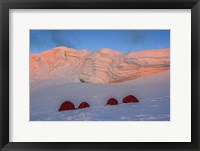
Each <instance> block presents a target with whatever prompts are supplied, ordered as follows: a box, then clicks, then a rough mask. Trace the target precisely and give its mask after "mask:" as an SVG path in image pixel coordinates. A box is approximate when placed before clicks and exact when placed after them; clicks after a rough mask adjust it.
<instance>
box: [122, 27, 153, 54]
mask: <svg viewBox="0 0 200 151" xmlns="http://www.w3.org/2000/svg"><path fill="white" fill-rule="evenodd" d="M148 34H149V33H148V31H145V30H132V31H130V32H129V34H128V37H127V38H125V40H124V41H125V43H126V44H127V45H128V46H129V50H128V52H130V51H132V49H133V48H134V47H138V46H140V45H143V44H145V40H146V38H147V36H148Z"/></svg>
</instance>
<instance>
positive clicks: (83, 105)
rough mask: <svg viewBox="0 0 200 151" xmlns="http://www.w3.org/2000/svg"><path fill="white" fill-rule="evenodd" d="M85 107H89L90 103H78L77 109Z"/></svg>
mask: <svg viewBox="0 0 200 151" xmlns="http://www.w3.org/2000/svg"><path fill="white" fill-rule="evenodd" d="M86 107H90V105H89V104H88V103H87V102H82V103H81V104H80V105H79V107H78V108H79V109H82V108H86Z"/></svg>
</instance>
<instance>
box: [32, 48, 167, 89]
mask: <svg viewBox="0 0 200 151" xmlns="http://www.w3.org/2000/svg"><path fill="white" fill-rule="evenodd" d="M169 68H170V49H169V48H167V49H159V50H144V51H137V52H130V53H121V52H118V51H115V50H111V49H108V48H103V49H100V50H98V51H88V50H75V49H72V48H67V47H56V48H54V49H52V50H47V51H43V52H42V53H40V54H31V55H30V73H31V84H32V85H34V84H36V83H40V84H41V82H42V83H43V84H44V83H45V82H46V84H47V83H49V82H50V83H52V82H54V84H55V83H74V82H78V83H80V82H86V83H118V82H123V81H128V80H133V79H137V78H140V77H143V76H146V75H151V74H154V73H159V72H161V71H164V70H168V69H169Z"/></svg>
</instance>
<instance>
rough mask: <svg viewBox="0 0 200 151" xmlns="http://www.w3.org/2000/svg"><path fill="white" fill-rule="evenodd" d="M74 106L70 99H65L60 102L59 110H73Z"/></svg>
mask: <svg viewBox="0 0 200 151" xmlns="http://www.w3.org/2000/svg"><path fill="white" fill-rule="evenodd" d="M74 109H75V106H74V104H73V103H72V102H71V101H66V102H64V103H62V104H61V106H60V108H59V111H65V110H74Z"/></svg>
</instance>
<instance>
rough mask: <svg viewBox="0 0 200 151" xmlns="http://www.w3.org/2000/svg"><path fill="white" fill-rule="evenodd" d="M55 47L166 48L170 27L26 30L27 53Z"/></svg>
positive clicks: (92, 48) (123, 49) (134, 49)
mask: <svg viewBox="0 0 200 151" xmlns="http://www.w3.org/2000/svg"><path fill="white" fill-rule="evenodd" d="M58 46H65V47H69V48H74V49H76V50H83V49H87V50H91V51H93V50H99V49H101V48H110V49H113V50H117V51H120V52H124V53H127V52H134V51H138V50H148V49H161V48H170V30H30V52H31V53H41V52H42V51H45V50H50V49H53V48H55V47H58Z"/></svg>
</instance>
